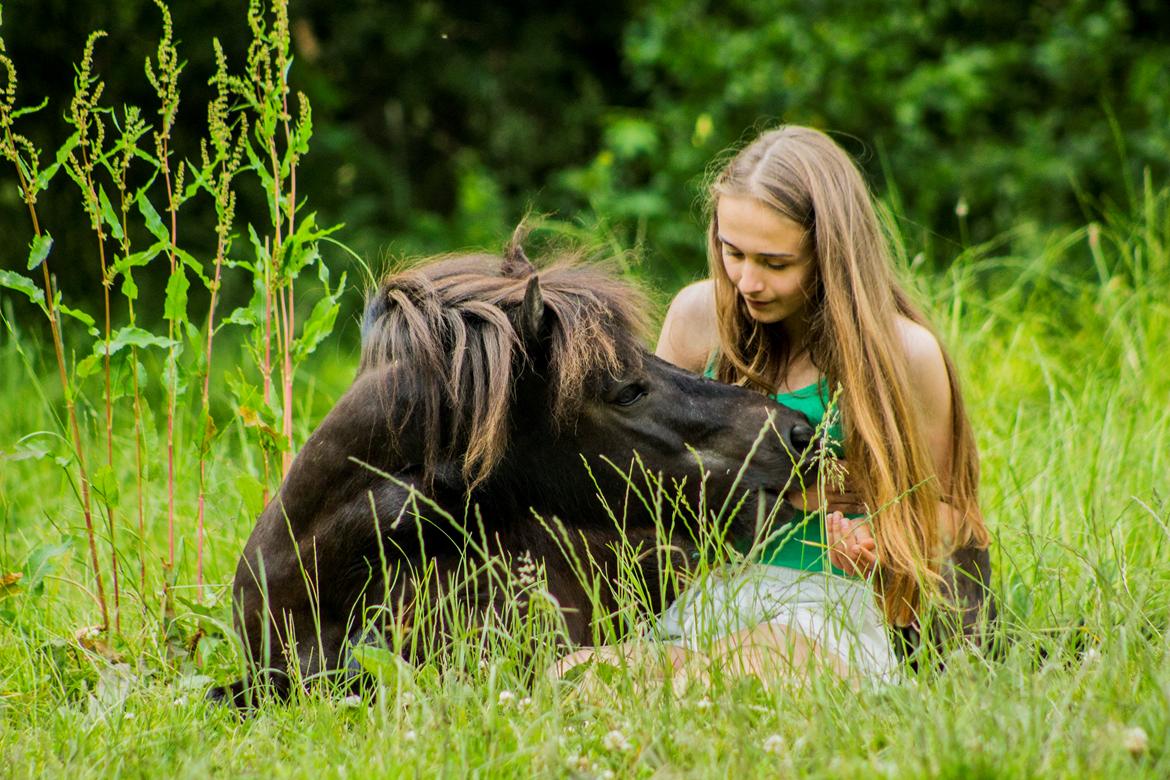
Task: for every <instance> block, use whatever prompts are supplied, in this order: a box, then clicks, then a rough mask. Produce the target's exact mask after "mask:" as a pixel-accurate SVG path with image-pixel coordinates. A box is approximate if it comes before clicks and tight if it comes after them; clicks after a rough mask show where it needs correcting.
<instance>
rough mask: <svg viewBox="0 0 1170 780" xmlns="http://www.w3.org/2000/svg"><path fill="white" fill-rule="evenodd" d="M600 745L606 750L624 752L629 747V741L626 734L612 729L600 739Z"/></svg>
mask: <svg viewBox="0 0 1170 780" xmlns="http://www.w3.org/2000/svg"><path fill="white" fill-rule="evenodd" d="M601 745H602V747H604V748H605V749H606V750H610V751H615V750H616V751H621V752H625V751H627V750H629V749H630V741H629V740H628V739H626V735H625V734H623V733H621V732H620V731H618V730H617V729H614V730H613V731H611V732H609V733H608V734H606V735H605V736H604V737H602V739H601Z"/></svg>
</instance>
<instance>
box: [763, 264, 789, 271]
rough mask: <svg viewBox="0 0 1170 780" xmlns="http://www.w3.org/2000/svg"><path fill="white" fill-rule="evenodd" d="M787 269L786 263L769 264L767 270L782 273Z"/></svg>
mask: <svg viewBox="0 0 1170 780" xmlns="http://www.w3.org/2000/svg"><path fill="white" fill-rule="evenodd" d="M787 267H788V263H769V264H768V268H769V270H772V271H783V270H784V269H785V268H787Z"/></svg>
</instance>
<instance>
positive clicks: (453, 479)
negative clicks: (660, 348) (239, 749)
mask: <svg viewBox="0 0 1170 780" xmlns="http://www.w3.org/2000/svg"><path fill="white" fill-rule="evenodd" d="M648 309H649V307H648V305H647V301H646V300H645V298H644V297H643V295H642V294H641V293H640V292H638V291H637V290H636V289H635V288H634V287H633V286H632V285H630V284H629V283H627V282H624V281H622V280H621V278H620V277H619V276H618V275H617V274H616V273H615V272H614V271H613V270H612V269H610V268H608V267H606V266H604V265H602V264H598V263H593V262H582V261H580V260H579V259H578V258H575V257H572V256H562V257H559V258H554V259H553V260H552V261H551V262H549V263H542V267H541V268H540V269H539V270H538V268H537V267H536V266H535V265H533V264H532V263H531V262H530V261H529V260H528V258H527V257H526V256H525V254H524V251H523V249H522V248H521V247H520V245H519V242H518V241H517V240H514V241H513V243H512V245H511V246H510V247H509V248H508V249H507V251H506V252H505V253H504V255H503V256H498V255H493V254H474V253H473V254H462V255H451V256H443V257H439V258H436V259H432V260H430V261H426V262H424V263H422V264H421V265H419V266H417V267H414V268H411V269H408V270H405V271H402V272H399V273H396V274H392V275H390V276H387V277H386V278H384V279H383V280H382V281H381V283H380V285H379V286H378V288H377V291H376V293H375V294H374V295H373V296H372V297H371V299H370V300H369V301H368V303H367V306H366V310H365V314H364V319H363V326H362V330H363V339H362V342H363V343H362V353H361V360H360V364H359V367H358V370H357V375H356V378H355V380H354V382H353V385H352V386H351V387H350V388H349V390H348V391H347V392H346V393H345V394H344V395H343V396H342V397H341V399H340V400H339V401H338V402H337V404H336V405H335V407H334V408H333V409H332V410H331V411H330V412H329V414H328V415H327V416H326V417H325V419H324V420H323V422H322V423H321V425H320V426H319V427H318V428H317V429H316V430H315V431H314V432H313V433H312V435H311V436H310V437H309V438H308V440H307V441H306V442H305V444H304V447H303V448H302V449H301V451H300V452H299V453H298V454H297V456H296V458H295V459H294V460H293V462H292V465H291V467H290V469H289V471H288V473H287V475H286V476H285V478H284V481H283V483H282V485H281V486H280V489H279V491H278V493H276V494H275V495H274V497H273V498H272V500H271V501H270V502H269V504H268V505H267V507H266V508H265V509H264V511H263V513H262V514H261V515H260V517H259V519H258V521H257V523H256V525H255V528H254V530H253V531H252V534H251V536H250V538H249V539H248V541H247V543H246V545H245V547H244V550H243V554H242V555H241V557H240V561H239V565H238V567H237V570H236V574H235V579H234V582H233V585H232V598H233V606H234V622H235V627H236V630H237V632H238V633H239V635H240V636H241V638H242V639H243V643H244V646H245V650H246V653H247V658H248V664H249V668H250V669H251V671H250V672H249V674H248V676H247V677H246V678H245V679H243V680H240V681H238V682H236V683H234V684H232V685H229V686H226V687H224V688H219V689H215V690H214V691H213V692H212V698H221V699H222V698H228V699H231V700H232V701H235V702H237V703H241V702H242V701H243V699H244V697H245V696H250V695H251V694H250V690H251V686H252V685H253V683H255V682H257V681H260V680H264V681H265V682H266V684H269V685H272V686H273V687H274V688H275V689H276V690H277V691H278V693H286V692H287V691H288V689H289V685H290V681H291V680H293V679H296V678H297V677H299V679H301V680H310V679H313V678H317V677H321V676H324V675H329V674H341V675H354V676H356V675H357V670H358V666H357V665H356V664H355V661H354V651H353V648H355V647H360V646H362V645H364V644H377V643H383V646H385V643H387V642H388V639H387V634H388V632H390V631H392V630H393V629H394V628H395V627H397V628H401V627H403V626H411V625H413V621H414V618H415V614H414V612H415V610H416V608H417V605H418V604H419V603H421V602H423V601H426V600H427V599H432V600H433V599H440V598H453V599H456V600H460V601H462V602H463V603H464V605H465V606H466V607H467V611H468V614H470V615H472V616H478V618H477V619H479V620H483V621H487V620H489V619H490V618H491V616H492V615H495V614H499V613H500V612H501V611H503V610H506V609H508V608H510V606H513V605H510V604H508V603H505V602H506V601H507V600H508V599H510V598H513V596H509V595H507V593H506V591H504V590H501V589H493V588H490V587H486V586H485V583H483V582H482V581H476V578H475V577H474V576H472V577H470V578H468V577H464V578H463V579H462V580H459V578H458V577H456V576H455V574H456V573H458V572H463V573H466V571H467V566H466V560H465V558H466V554H467V539H469V538H470V539H475V540H478V542H477V548H478V551H479V554H480V555H481V556H482V557H484V558H486V559H494V560H496V561H502V562H504V564H505V565H511V563H512V562H515V561H518V560H522V561H526V562H528V564H529V565H531V566H535V567H538V568H541V569H543V571H544V572H545V575H546V577H547V592H548V594H549V596H550V597H551V600H552V601H553V603H555V604H557V605H559V607H560V610H561V614H562V615H563V619H564V623H563V626H564V628H563V634H564V635H563V636H562V638H561V641H563V642H568V643H572V644H575V645H587V644H592V643H593V640H594V637H595V633H594V630H593V625H594V621H595V619H596V618H598V617H599V615H597V614H595V613H596V612H597V610H598V609H602V610H611V609H613V607H614V594H613V593H612V592H608V591H607V589H605V588H602V589H601V594H600V599H598V597H597V596H596V594H593V597H592V598H591V597H590V594H589V593H587V592H586V585H585V583H583V582H582V581H581V577H580V576H578V574H579V571H575V570H574V566H573V561H574V560H581V559H587V560H590V561H593V562H595V563H596V566H597V567H598V569H599V570H600V571H602V572H605V573H606V576H608V577H613V576H614V574H615V567H616V566H617V561H616V560H615V550H616V549H617V547H619V546H623V545H624V546H627V548H633V549H636V550H639V551H641V553H640V555H639V556H638V561H639V563H638V565H639V567H640V568H641V579H642V582H644V583H645V585H646V594H645V595H646V601H647V603H648V605H649V606H650V608H651V609H661V608H663V607H664V606H665V605H666V604H667V603H669V601H670V600H671V599H672V598H673V596H674V592H675V589H676V588H675V587H674V586H671V585H670V584H669V583H670V582H672V580H671V579H670V578H669V577H665V576H663V569H664V568H670V567H671V566H673V565H676V564H685V562H686V561H687V560H689V558H690V556H691V555H692V554H693V553H694V551H695V549H696V538H697V537H696V533H695V529H694V528H691V529H689V530H688V529H683V528H674V529H673V530H670V531H669V532H668V533H667V537H668V538H667V539H665V540H664V539H662V538H661V536H662V530H661V528H660V525H661V523H660V522H656V520H655V517H654V512H653V511H651V508H650V507H648V506H644V505H642V504H641V503H640V502H638V501H632V502H627V504H626V506H625V508H624V510H623V512H622V516H621V518H620V523H615V521H614V517H613V516H612V515H611V514H610V512H612V509H611V508H609V506H608V504H607V503H606V500H607V497H620V496H623V495H625V494H628V493H629V491H630V481H629V472H628V468H629V466H630V464H636V465H637V467H638V468H639V469H642V470H644V471H645V472H646V473H649V474H652V475H660V477H661V480H662V482H663V483H664V484H669V485H671V486H672V490H673V491H674V492H675V493H676V494H677V496H678V497H679V498H680V499H685V500H686V502H687V503H688V505H690V506H701V505H703V506H724V507H732V508H733V509H735V510H736V511H734V512H730V513H724V514H725V515H726V514H730V520H728V521H727V522H728V523H729V525H727V527H726V529H725V530H726V531H727V533H728V535H737V536H743V535H750V534H751V533H752V532H753V531H754V530H755V525H756V523H758V522H759V519H760V518H763V517H765V516H768V517H772V518H774V519H776V520H779V521H783V520H784V519H785V517H786V513H787V512H790V507H789V506H788V505H787V504H786V503H784V502H783V500H782V498H781V496H782V495H783V493H784V491H785V489H786V486H787V485H788V484H789V481H790V479H792V478H793V477H794V475H796V471H797V470H798V467H797V464H798V463H800V459H801V454H802V453H803V452H805V451H806V450H807V449H808V448H809V447H810V443H811V442H812V439H813V435H814V431H813V430H812V429H811V428H810V427H809V425H808V421H807V419H806V418H805V417H804V416H803V415H802V414H800V413H799V412H796V411H794V410H791V409H788V408H787V407H784V406H781V405H779V404H777V403H776V402H774V401H772V400H771V399H768V398H766V397H765V396H763V395H761V394H759V393H756V392H753V391H750V390H748V389H745V388H741V387H734V386H730V385H726V384H722V383H719V382H716V381H713V380H710V379H706V378H703V377H699V376H695V375H693V374H691V373H689V372H686V371H683V370H681V369H678V368H676V367H674V366H672V365H670V364H668V363H666V362H664V361H662V360H659V359H658V358H656V357H654V356H653V355H652V354H650V353H649V352H648V351H647V350H646V349H645V348H644V346H643V343H644V338H645V336H646V333H647V327H646V326H647V323H646V314H645V313H646V312H647V311H648ZM713 514H714V513H708V512H705V511H700V512H695V513H692V516H691V517H692V523H693V524H698V525H703V524H704V523H712V522H714V520H713ZM440 518H446V520H440ZM452 523H454V524H456V525H459V526H461V527H460V528H456V529H454V530H453V529H452V528H451V527H450V525H451V524H452ZM550 523H552V524H553V525H555V526H556V527H558V528H560V529H561V532H560V533H559V534H558V533H555V532H553V525H550ZM457 581H459V582H462V584H458V582H457ZM664 582H665V583H667V585H665V586H664V585H662V583H664ZM372 613H376V614H378V615H380V616H381V617H380V621H378V622H376V624H375V625H373V626H371V625H370V622H369V621H368V620H366V619H365V617H364V616H366V615H368V614H372ZM429 630H433V631H434V632H436V633H437V634H440V635H442V634H443V633H444V631H445V629H444V627H443V626H442V625H435V626H433V627H431V628H430V629H429ZM443 640H444V637H443V636H437V637H436V638H435V641H433V642H429V643H426V644H425V646H423V647H422V648H421V649H420V646H419V645H412V646H411V649H408V650H404V651H403V655H405V656H407V658H406V659H405V660H408V661H411V662H416V663H417V662H420V661H423V660H426V657H425V656H426V655H427V654H428V653H433V652H435V651H436V649H437V648H441V646H442V644H443Z"/></svg>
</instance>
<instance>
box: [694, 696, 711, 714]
mask: <svg viewBox="0 0 1170 780" xmlns="http://www.w3.org/2000/svg"><path fill="white" fill-rule="evenodd" d="M695 709H697V710H699V711H700V712H702V711H704V710H709V709H711V700H710V699H708V698H707V697H706V696H704V697H703V698H701V699H699V700H698V701H697V702H695Z"/></svg>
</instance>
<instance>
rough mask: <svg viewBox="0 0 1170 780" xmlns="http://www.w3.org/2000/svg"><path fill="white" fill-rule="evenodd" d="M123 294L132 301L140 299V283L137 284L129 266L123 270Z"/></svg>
mask: <svg viewBox="0 0 1170 780" xmlns="http://www.w3.org/2000/svg"><path fill="white" fill-rule="evenodd" d="M122 295H123V296H125V298H126V299H127V300H130V301H136V300H138V285H137V284H135V282H134V276H133V275H132V274H131V273H130V269H129V268H127V269H126V270H125V271H123V272H122Z"/></svg>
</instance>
